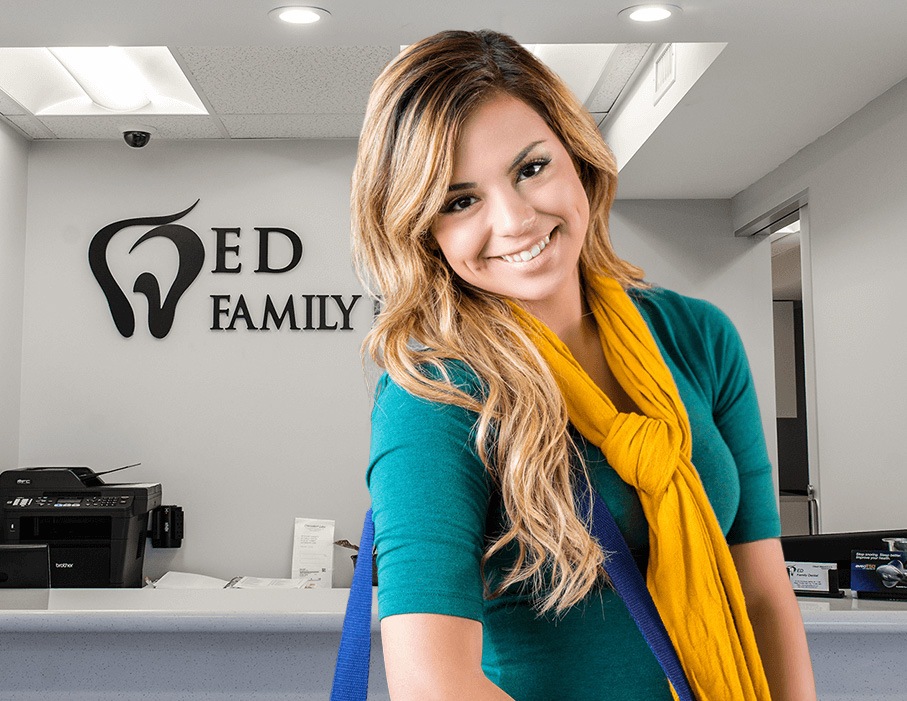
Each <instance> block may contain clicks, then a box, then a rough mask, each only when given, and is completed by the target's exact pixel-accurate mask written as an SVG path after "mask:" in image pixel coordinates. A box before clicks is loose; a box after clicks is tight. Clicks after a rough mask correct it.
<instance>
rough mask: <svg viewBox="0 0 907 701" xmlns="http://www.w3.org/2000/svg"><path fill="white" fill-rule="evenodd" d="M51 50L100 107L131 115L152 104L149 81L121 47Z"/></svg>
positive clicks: (77, 47) (71, 47)
mask: <svg viewBox="0 0 907 701" xmlns="http://www.w3.org/2000/svg"><path fill="white" fill-rule="evenodd" d="M48 50H49V51H50V53H52V54H53V56H54V58H56V59H57V60H58V61H59V62H60V63H61V64H62V65H63V67H64V68H65V69H66V70H67V71H68V72H69V74H70V75H71V76H72V77H73V78H74V79H75V81H76V82H77V83H78V84H79V87H81V88H82V90H84V91H85V94H86V95H88V97H90V98H91V101H92V102H94V103H95V104H96V105H99V106H100V107H104V108H106V109H108V110H111V111H113V112H131V111H133V110H137V109H140V108H142V107H145V106H146V105H148V104H149V103H150V102H151V98H149V96H148V83H147V81H146V80H145V78H144V76H142V74H141V72H140V71H139V70H138V68H136V65H135V63H133V62H132V60H131V59H130V58H129V56H128V55H127V54H126V52H125V51H123V50H122V49H120V48H119V47H117V46H70V47H58V48H51V49H48Z"/></svg>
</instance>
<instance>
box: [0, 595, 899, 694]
mask: <svg viewBox="0 0 907 701" xmlns="http://www.w3.org/2000/svg"><path fill="white" fill-rule="evenodd" d="M348 593H349V592H348V590H346V589H322V590H272V591H268V590H240V589H225V590H219V589H215V590H186V591H177V590H163V589H117V590H80V589H52V590H0V659H2V660H3V672H2V674H0V701H53V700H56V699H67V700H69V701H73V700H78V701H89V700H90V701H108V700H113V699H118V700H119V699H136V700H138V699H142V701H164V700H165V699H166V700H167V701H173V700H179V701H181V700H184V699H185V700H187V701H196V700H197V701H201V700H203V699H204V700H205V701H223V700H227V699H230V700H231V701H233V700H236V701H238V700H240V699H244V700H256V699H260V700H265V701H278V700H279V701H289V700H290V699H294V700H295V701H315V700H316V699H317V700H318V701H324V700H325V699H327V698H328V693H329V690H330V684H331V677H332V674H333V667H334V659H335V656H336V651H337V645H338V642H339V639H340V629H341V624H342V620H343V611H344V608H345V606H346V599H347V596H348ZM800 608H801V610H802V612H803V619H804V623H805V625H806V632H807V635H808V637H809V644H810V653H811V655H812V659H813V667H814V669H815V673H816V681H817V685H818V688H819V698H820V699H822V700H823V701H843V700H844V699H847V700H855V701H856V700H859V701H896V700H897V701H903V699H904V698H905V691H904V687H905V684H904V679H903V677H902V676H901V674H900V672H901V668H902V667H903V663H904V660H905V659H907V602H903V603H900V602H886V601H862V600H856V599H850V598H846V599H801V600H800ZM372 641H373V644H372V666H371V669H372V675H371V686H370V693H369V699H370V700H379V699H388V698H389V697H388V694H387V682H386V679H385V677H384V667H383V664H382V662H381V643H380V639H379V636H378V627H377V619H373V638H372Z"/></svg>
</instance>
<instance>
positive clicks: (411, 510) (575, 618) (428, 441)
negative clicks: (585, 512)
mask: <svg viewBox="0 0 907 701" xmlns="http://www.w3.org/2000/svg"><path fill="white" fill-rule="evenodd" d="M631 295H632V297H633V299H634V302H635V303H636V305H637V307H638V309H639V310H640V312H641V313H642V316H643V318H644V319H645V321H646V323H647V324H648V326H649V328H650V329H651V330H652V333H653V335H654V337H655V340H656V342H657V344H658V347H659V348H660V350H661V353H662V355H663V357H664V359H665V361H666V362H667V365H668V368H669V369H670V370H671V373H672V375H673V376H674V380H675V382H676V383H677V387H678V390H679V391H680V396H681V398H682V399H683V402H684V405H685V406H686V410H687V413H688V414H689V418H690V426H691V429H692V438H693V456H692V457H693V464H694V465H695V466H696V468H697V470H698V471H699V474H700V476H701V477H702V482H703V484H704V486H705V491H706V493H707V494H708V497H709V501H710V502H711V504H712V506H713V508H714V509H715V514H716V516H717V517H718V522H719V524H720V525H721V528H722V530H723V531H724V533H725V535H726V537H727V541H728V543H730V544H735V543H744V542H749V541H755V540H761V539H764V538H775V537H778V536H779V535H780V533H781V526H780V520H779V517H778V510H777V506H776V500H775V491H774V486H773V483H772V474H771V464H770V463H769V459H768V455H767V453H766V449H765V440H764V437H763V434H762V424H761V418H760V415H759V409H758V406H757V404H756V393H755V390H754V388H753V382H752V377H751V375H750V370H749V365H748V363H747V360H746V355H745V353H744V350H743V345H742V343H741V341H740V338H739V336H738V335H737V332H736V329H734V327H733V325H732V324H731V322H730V320H729V319H728V318H727V317H726V316H725V315H724V314H723V313H722V312H721V311H719V310H718V308H717V307H715V306H713V305H712V304H710V303H708V302H705V301H702V300H697V299H692V298H689V297H684V296H681V295H679V294H676V293H674V292H669V291H667V290H663V289H652V290H645V291H634V292H632V293H631ZM451 369H452V376H453V377H454V379H455V381H456V382H457V383H458V384H461V386H463V387H471V388H475V389H476V390H477V389H478V387H479V383H478V382H477V380H476V378H475V376H474V375H473V374H472V373H471V371H469V370H468V368H465V366H463V365H461V364H454V363H452V364H451ZM475 420H476V414H475V413H473V412H469V411H467V410H465V409H461V408H459V407H456V406H451V405H448V404H441V403H435V402H429V401H426V400H424V399H421V398H418V397H415V396H413V395H411V394H409V393H407V392H406V391H405V390H403V389H402V388H400V387H399V386H398V385H397V384H395V383H394V382H393V381H391V380H390V379H389V378H388V377H387V376H386V375H385V376H383V377H382V378H381V380H380V381H379V383H378V387H377V390H376V397H375V405H374V409H373V413H372V445H371V460H370V464H369V468H368V476H367V480H368V486H369V490H370V491H371V496H372V508H373V511H374V519H375V528H376V547H377V551H378V580H379V586H378V605H379V615H380V616H381V617H382V618H383V617H385V616H392V615H394V614H402V613H438V614H448V615H451V616H462V617H465V618H470V619H474V620H477V621H481V622H482V624H483V641H482V666H483V669H484V671H485V673H486V675H487V676H488V678H489V679H490V680H491V681H492V682H494V683H495V684H497V685H498V686H500V687H501V688H502V689H503V690H504V691H506V692H507V693H508V694H510V695H511V696H512V697H513V698H515V699H517V701H535V700H539V701H542V700H544V701H550V699H568V700H570V701H585V700H586V699H588V700H589V701H592V700H593V699H595V700H599V699H619V700H621V701H633V700H634V699H639V700H640V701H642V700H645V701H657V700H659V699H664V700H665V701H667V700H668V699H670V698H671V695H670V691H669V689H668V684H667V681H666V680H665V677H664V674H663V673H662V671H661V668H660V667H659V666H658V662H657V661H656V660H655V657H654V656H653V655H652V653H651V651H650V650H649V648H648V646H647V645H646V643H645V641H644V640H643V638H642V636H641V635H640V633H639V631H638V630H637V628H636V626H635V624H634V622H633V619H632V618H631V617H630V615H629V614H628V613H627V610H626V607H625V606H624V605H623V603H622V602H621V601H620V599H619V598H618V597H617V595H616V594H615V593H614V592H613V591H612V590H611V589H610V588H607V587H602V588H601V589H599V590H596V591H595V592H593V593H592V594H590V595H589V596H588V597H587V598H586V600H584V601H583V602H582V603H580V604H578V605H576V606H574V607H573V608H572V609H571V610H570V611H568V612H567V613H566V615H564V616H562V617H560V618H556V617H555V616H553V615H545V616H539V615H538V614H537V612H536V611H535V610H534V608H533V602H532V600H531V598H530V597H529V596H528V595H527V594H526V593H524V592H522V591H520V590H519V589H517V588H512V589H511V590H508V591H507V592H505V593H504V594H503V595H502V596H500V597H497V598H495V599H490V600H488V599H485V598H484V597H483V581H482V574H481V571H480V562H481V558H482V553H483V550H484V548H485V547H486V544H487V542H488V538H489V537H493V536H494V535H495V534H496V533H498V532H499V531H500V528H501V520H502V511H501V506H500V500H499V499H497V498H496V495H495V494H494V490H493V489H491V482H490V479H489V477H488V475H487V472H486V470H485V467H484V466H483V465H482V462H481V461H480V460H479V458H478V456H477V454H476V452H475V448H474V443H473V436H472V434H471V431H472V429H473V425H474V423H475ZM573 433H574V438H575V440H576V441H577V443H578V445H579V447H580V451H581V453H582V456H583V459H584V460H585V462H586V465H587V468H588V470H589V474H590V476H591V479H592V482H593V484H594V486H595V488H596V489H597V490H598V492H599V493H600V494H601V495H602V496H603V498H604V500H605V502H606V503H607V504H608V507H609V508H610V510H611V513H612V514H613V515H614V518H615V520H616V521H617V523H618V525H619V527H620V528H621V531H622V532H623V534H624V537H625V538H626V540H627V543H628V545H629V546H630V547H631V549H633V550H634V551H635V552H636V553H637V554H639V555H641V556H643V557H644V556H645V553H646V551H647V548H648V527H647V523H646V519H645V516H644V515H643V512H642V507H641V505H640V503H639V499H638V497H637V495H636V492H635V490H634V489H633V488H632V487H630V486H629V485H627V484H626V483H624V482H623V481H622V480H621V479H620V478H619V477H618V476H617V474H616V473H615V472H614V470H613V469H612V468H611V467H610V466H609V465H608V463H607V461H606V460H605V457H604V455H603V454H602V452H601V451H600V450H599V449H598V448H597V447H596V446H594V445H590V444H588V443H587V442H586V441H584V440H583V439H582V437H581V436H580V435H579V434H578V433H577V432H575V431H574V432H573ZM514 552H515V549H514V548H510V549H508V550H507V551H505V552H503V553H500V554H499V555H498V556H496V557H495V558H494V559H493V561H491V562H489V563H488V567H487V568H486V577H487V578H488V579H489V581H490V582H491V583H494V581H495V579H497V578H498V577H500V573H501V572H502V571H503V569H504V568H506V567H507V566H508V565H509V564H512V563H513V556H514Z"/></svg>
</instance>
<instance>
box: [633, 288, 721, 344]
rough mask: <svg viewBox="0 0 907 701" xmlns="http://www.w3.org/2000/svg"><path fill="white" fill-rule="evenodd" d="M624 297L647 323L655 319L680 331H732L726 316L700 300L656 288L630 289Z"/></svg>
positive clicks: (718, 309) (716, 307)
mask: <svg viewBox="0 0 907 701" xmlns="http://www.w3.org/2000/svg"><path fill="white" fill-rule="evenodd" d="M628 294H629V295H630V297H631V299H632V300H633V301H634V302H635V303H636V306H637V308H638V309H639V310H640V312H641V313H642V314H643V316H644V317H648V319H647V320H649V321H650V322H651V321H652V320H654V319H657V320H658V321H660V322H661V323H662V324H666V325H669V326H671V327H674V328H675V329H677V330H684V331H698V332H713V333H714V332H724V331H727V330H729V329H730V330H733V329H734V325H733V323H732V322H731V320H730V318H728V316H727V314H725V313H724V312H723V311H722V310H721V309H720V308H719V307H718V306H716V305H715V304H713V303H712V302H709V301H707V300H704V299H699V298H696V297H689V296H687V295H683V294H680V293H679V292H674V291H673V290H669V289H667V288H664V287H657V286H653V287H648V288H642V289H632V290H629V291H628Z"/></svg>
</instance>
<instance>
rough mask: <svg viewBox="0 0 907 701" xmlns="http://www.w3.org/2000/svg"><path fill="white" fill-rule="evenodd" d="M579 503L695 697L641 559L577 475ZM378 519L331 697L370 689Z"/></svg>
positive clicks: (687, 693)
mask: <svg viewBox="0 0 907 701" xmlns="http://www.w3.org/2000/svg"><path fill="white" fill-rule="evenodd" d="M578 486H579V492H580V494H579V495H578V497H579V498H578V499H577V508H578V510H579V512H580V516H581V517H583V518H584V519H585V520H586V521H588V522H589V523H590V524H591V529H590V530H591V533H592V535H593V536H595V538H596V539H597V540H598V541H599V544H600V545H601V547H602V548H603V549H604V551H605V552H606V553H608V576H609V577H610V578H611V582H612V584H613V585H614V588H615V589H616V590H617V594H618V596H620V598H621V599H622V600H623V602H624V604H625V605H626V607H627V610H628V611H629V612H630V615H631V616H633V620H634V621H635V622H636V626H637V627H638V628H639V631H640V633H642V636H643V638H644V639H645V641H646V643H647V644H648V645H649V647H650V648H651V649H652V652H653V653H654V654H655V658H656V659H657V660H658V663H659V664H660V665H661V668H662V669H663V670H664V673H665V675H666V676H667V678H668V681H670V682H671V685H672V686H673V687H674V691H676V692H677V696H678V698H679V699H680V701H695V699H694V697H693V692H692V690H691V689H690V685H689V682H687V678H686V674H684V671H683V667H682V666H681V664H680V660H679V659H678V657H677V652H676V650H674V645H673V644H672V643H671V639H670V638H669V637H668V632H667V630H666V629H665V627H664V623H663V622H662V620H661V616H660V615H659V614H658V609H656V608H655V602H653V601H652V596H651V595H650V594H649V590H648V588H647V587H646V583H645V581H644V580H643V578H642V574H641V573H640V571H639V568H638V567H637V566H636V560H635V559H634V558H633V555H632V554H631V553H630V548H629V547H628V546H627V542H626V541H625V540H624V537H623V535H622V534H621V532H620V529H619V528H618V527H617V523H615V521H614V517H613V516H612V515H611V512H610V511H609V510H608V507H607V505H606V504H605V502H604V500H603V499H602V498H601V496H600V495H599V494H598V492H596V491H595V490H594V489H593V490H592V494H591V497H592V513H591V519H590V518H589V512H588V509H589V507H588V505H589V486H588V483H587V482H586V480H578ZM374 541H375V524H374V522H373V521H372V510H371V509H369V510H368V512H367V513H366V514H365V522H364V523H363V524H362V538H361V539H360V541H359V556H358V557H357V558H356V569H355V571H354V572H353V584H352V586H351V587H350V598H349V600H348V601H347V605H346V616H345V618H344V620H343V633H342V635H341V638H340V649H339V651H338V653H337V665H336V667H335V669H334V683H333V686H332V687H331V701H365V699H366V696H367V694H368V674H369V662H370V657H371V646H372V635H371V623H372V557H371V554H372V550H373V548H374Z"/></svg>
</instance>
